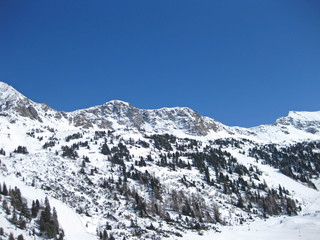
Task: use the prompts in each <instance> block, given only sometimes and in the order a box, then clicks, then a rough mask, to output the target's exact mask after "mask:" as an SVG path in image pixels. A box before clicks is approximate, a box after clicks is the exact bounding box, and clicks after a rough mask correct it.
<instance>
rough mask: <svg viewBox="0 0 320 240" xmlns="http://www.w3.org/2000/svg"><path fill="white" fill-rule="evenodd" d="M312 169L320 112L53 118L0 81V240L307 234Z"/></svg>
mask: <svg viewBox="0 0 320 240" xmlns="http://www.w3.org/2000/svg"><path fill="white" fill-rule="evenodd" d="M319 173H320V112H293V111H292V112H289V114H288V116H286V117H281V118H279V119H278V120H276V122H275V123H274V124H272V125H262V126H258V127H253V128H241V127H229V126H226V125H224V124H222V123H220V122H218V121H216V120H214V119H211V118H209V117H204V116H201V115H199V114H198V113H197V112H196V111H194V110H192V109H190V108H186V107H176V108H162V109H155V110H144V109H139V108H136V107H134V106H132V105H130V104H129V103H126V102H122V101H110V102H107V103H105V104H103V105H100V106H95V107H91V108H88V109H81V110H77V111H74V112H61V111H57V110H55V109H52V108H51V107H50V106H48V105H47V104H44V103H43V104H39V103H35V102H33V101H32V100H30V99H28V98H27V97H25V96H23V95H22V94H21V93H19V92H18V91H16V90H15V89H14V88H13V87H11V86H9V85H7V84H6V83H3V82H0V185H1V187H0V193H1V194H0V201H1V204H0V239H20V240H21V239H30V240H31V239H43V238H45V237H46V238H49V239H67V240H91V239H92V240H93V239H270V238H272V237H280V238H281V239H316V238H317V237H319V236H320V193H319V189H320V180H319Z"/></svg>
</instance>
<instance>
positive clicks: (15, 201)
mask: <svg viewBox="0 0 320 240" xmlns="http://www.w3.org/2000/svg"><path fill="white" fill-rule="evenodd" d="M0 193H1V195H0V200H1V198H2V197H1V196H3V201H2V208H3V209H4V211H5V213H6V214H7V219H8V220H9V221H10V222H11V223H12V224H14V225H15V226H16V227H18V228H20V229H26V227H27V225H29V227H28V228H29V229H30V224H32V222H33V228H34V229H33V233H32V234H37V233H36V230H35V229H37V228H38V229H39V233H40V234H41V235H42V236H46V238H49V239H53V238H54V239H59V240H63V237H64V233H63V230H62V229H61V228H60V227H59V222H58V216H57V212H56V210H55V208H53V211H52V212H51V207H50V204H49V200H48V198H46V199H45V204H44V206H41V204H40V202H39V200H38V199H37V200H35V201H33V202H32V207H31V209H30V208H28V205H27V201H26V200H25V199H24V198H23V197H22V195H21V191H20V189H19V188H17V187H15V188H13V189H12V188H10V189H8V187H7V185H6V183H5V182H4V183H3V184H2V186H1V185H0ZM32 220H33V221H32ZM38 224H39V225H38ZM0 230H1V231H0V235H4V229H3V228H2V229H0ZM9 239H14V236H13V234H10V235H9ZM18 239H19V240H23V239H24V238H23V235H19V236H18Z"/></svg>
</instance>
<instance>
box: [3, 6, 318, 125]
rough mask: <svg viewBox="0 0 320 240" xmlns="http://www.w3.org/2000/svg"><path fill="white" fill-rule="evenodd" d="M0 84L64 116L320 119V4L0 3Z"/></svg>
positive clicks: (230, 121)
mask: <svg viewBox="0 0 320 240" xmlns="http://www.w3.org/2000/svg"><path fill="white" fill-rule="evenodd" d="M0 81H3V82H6V83H8V84H10V85H12V86H13V87H15V88H16V89H17V90H19V91H20V92H22V93H23V94H24V95H26V96H27V97H29V98H31V99H32V100H34V101H36V102H45V103H47V104H49V105H50V106H51V107H53V108H55V109H57V110H63V111H72V110H76V109H80V108H87V107H91V106H95V105H100V104H103V103H104V102H107V101H110V100H114V99H118V100H123V101H127V102H130V103H131V104H132V105H134V106H136V107H139V108H144V109H153V108H161V107H175V106H186V107H190V108H192V109H194V110H196V111H197V112H199V113H200V114H201V115H205V116H209V117H212V118H214V119H216V120H218V121H220V122H222V123H224V124H227V125H232V126H234V125H238V126H244V127H250V126H257V125H260V124H266V123H267V124H271V123H273V122H274V121H275V119H276V118H278V117H280V116H284V115H286V114H287V112H288V111H289V110H305V111H319V110H320V106H319V103H320V101H319V100H320V94H319V93H320V1H318V0H308V1H306V0H300V1H298V0H266V1H262V0H261V1H257V0H243V1H239V0H226V1H221V0H210V1H209V0H208V1H207V0H201V1H196V0H194V1H190V0H161V1H160V0H159V1H150V0H146V1H143V0H137V1H133V0H127V1H125V0H123V1H106V0H95V1H88V0H68V1H65V0H55V1H43V0H38V1H35V0H31V1H25V0H1V1H0Z"/></svg>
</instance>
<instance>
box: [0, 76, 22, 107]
mask: <svg viewBox="0 0 320 240" xmlns="http://www.w3.org/2000/svg"><path fill="white" fill-rule="evenodd" d="M0 93H1V95H0V101H1V102H0V104H1V105H2V104H7V102H13V101H18V100H22V99H24V98H26V97H24V96H23V95H22V94H21V93H19V92H18V91H17V90H15V89H14V88H13V87H12V86H10V85H8V84H6V83H4V82H0Z"/></svg>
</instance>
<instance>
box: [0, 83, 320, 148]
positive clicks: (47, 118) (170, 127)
mask: <svg viewBox="0 0 320 240" xmlns="http://www.w3.org/2000/svg"><path fill="white" fill-rule="evenodd" d="M0 94H1V96H0V114H2V115H8V117H9V118H10V119H11V121H16V120H19V118H20V117H24V118H29V119H31V120H35V121H38V122H39V123H44V122H45V123H46V124H47V123H51V124H53V125H54V126H56V127H58V126H59V125H60V124H62V125H63V126H65V125H66V124H67V125H69V126H73V127H81V128H85V129H89V128H94V129H107V130H112V131H115V130H120V129H122V130H127V131H128V130H132V131H140V132H154V133H159V134H164V133H173V134H178V135H181V134H182V135H183V134H184V135H189V136H207V137H209V138H214V139H215V138H219V137H222V136H224V137H239V138H241V137H249V138H252V139H260V140H266V141H277V142H278V141H279V135H280V136H281V137H280V139H286V140H287V141H290V140H293V141H294V140H296V138H298V140H301V139H318V138H319V137H320V131H319V130H320V112H289V115H288V116H287V117H281V118H279V119H278V120H277V121H276V122H275V123H274V124H273V125H262V126H259V127H253V128H249V129H246V128H240V127H228V126H226V125H223V124H222V123H220V122H217V121H216V120H214V119H212V118H209V117H204V116H201V115H199V114H198V113H197V112H196V111H194V110H192V109H190V108H187V107H175V108H162V109H154V110H144V109H139V108H136V107H134V106H132V105H131V104H129V103H126V102H123V101H118V100H114V101H110V102H107V103H105V104H103V105H100V106H95V107H91V108H88V109H81V110H76V111H74V112H59V111H56V110H54V109H52V108H50V107H49V106H48V105H47V104H38V103H35V102H33V101H31V100H30V99H28V98H27V97H25V96H24V95H22V94H21V93H19V92H18V91H16V90H15V89H14V88H12V87H11V86H9V85H7V84H6V83H3V82H0ZM20 120H21V119H20Z"/></svg>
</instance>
